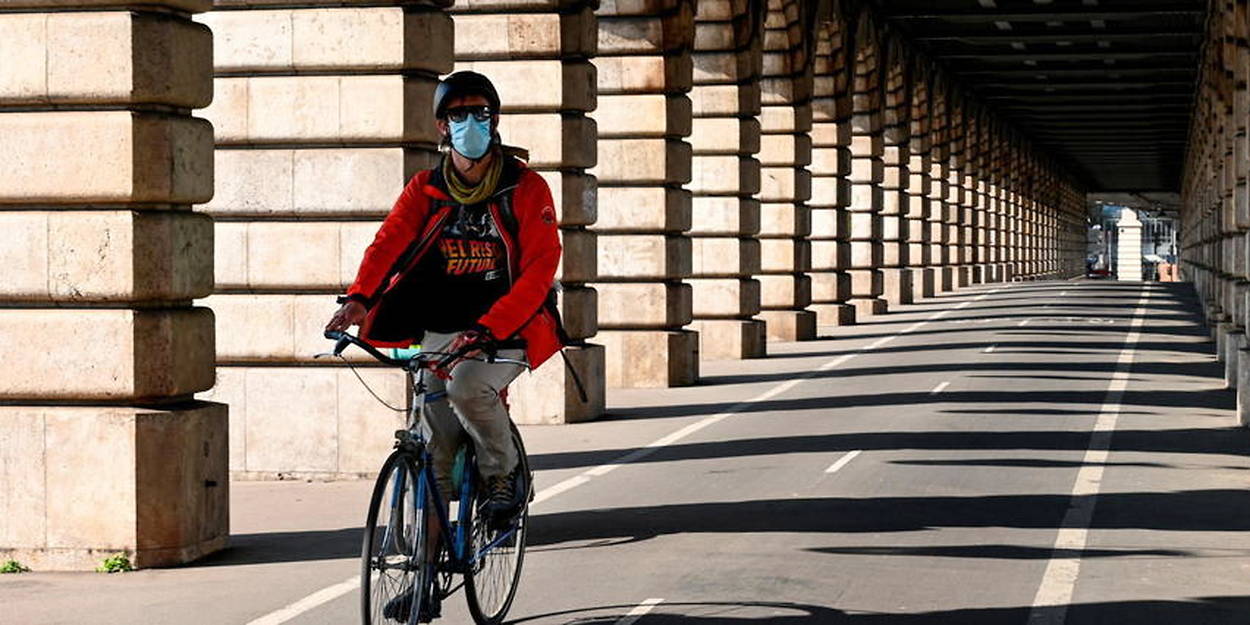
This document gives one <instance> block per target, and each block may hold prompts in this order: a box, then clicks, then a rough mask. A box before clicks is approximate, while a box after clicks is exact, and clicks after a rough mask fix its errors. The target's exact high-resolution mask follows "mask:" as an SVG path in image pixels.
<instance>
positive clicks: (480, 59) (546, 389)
mask: <svg viewBox="0 0 1250 625" xmlns="http://www.w3.org/2000/svg"><path fill="white" fill-rule="evenodd" d="M593 5H594V3H593V2H587V1H582V2H559V3H554V4H553V3H547V2H531V3H527V4H522V5H516V6H505V5H499V4H497V3H486V4H483V3H479V2H474V1H473V0H459V1H457V2H456V3H455V4H454V5H453V6H451V7H450V9H449V11H450V12H451V13H452V17H453V21H454V22H455V30H456V45H455V59H456V64H455V69H456V70H457V71H460V70H472V71H475V72H480V73H482V74H484V75H486V76H487V77H489V78H490V79H491V82H493V83H494V84H495V88H496V89H498V90H499V96H500V99H501V100H502V101H503V115H502V116H501V118H500V122H499V132H500V137H501V138H502V140H503V142H504V143H505V144H507V145H516V146H519V147H523V148H526V149H528V150H529V152H530V160H529V165H530V167H532V168H533V169H534V170H535V171H537V172H539V173H540V174H541V175H542V176H543V178H544V179H546V181H547V184H548V186H550V187H551V192H552V198H553V199H554V201H555V203H556V213H557V217H558V218H559V220H560V232H561V240H562V242H563V245H564V255H563V258H562V270H561V272H560V276H559V278H560V287H561V288H560V309H561V315H562V316H563V319H564V323H565V328H566V330H567V331H568V332H569V335H570V337H571V338H572V339H574V340H575V341H577V344H576V345H574V346H571V347H568V348H567V349H566V350H565V354H566V355H567V357H568V364H567V365H566V363H565V361H564V359H563V358H560V357H559V356H557V357H554V358H552V359H551V360H549V361H548V362H546V363H545V364H543V366H542V367H540V368H539V369H537V370H535V371H533V372H531V373H529V374H523V375H522V376H521V377H520V378H518V379H517V381H516V382H514V383H513V384H512V386H511V387H510V388H509V397H510V399H511V408H512V410H511V411H512V415H513V418H514V419H515V420H516V421H517V422H518V423H529V424H539V423H572V422H577V421H586V420H589V419H594V418H597V417H599V416H600V415H602V414H603V410H604V394H605V389H604V349H603V346H602V345H598V344H595V343H590V342H587V341H588V340H589V339H592V338H593V337H594V336H595V334H596V333H597V332H598V330H599V303H598V296H599V293H598V292H597V291H596V290H595V289H594V288H593V287H591V286H588V282H590V281H592V280H594V279H595V278H596V277H597V276H598V269H597V264H598V258H597V252H596V249H597V246H596V237H595V233H594V232H592V231H590V229H589V227H590V226H592V225H593V224H594V223H595V221H596V219H597V217H598V206H597V200H598V192H597V181H596V180H595V177H594V176H592V175H590V174H588V173H586V172H587V170H588V169H589V168H591V167H594V165H595V162H596V157H597V153H598V133H597V131H596V128H595V121H594V120H593V119H591V118H590V117H588V113H589V112H590V111H593V110H594V109H595V107H596V105H597V100H598V89H597V87H596V70H595V66H594V64H592V63H591V61H590V59H591V58H593V57H594V55H595V53H596V50H597V49H598V28H597V20H596V18H595V14H594V7H593ZM570 369H572V370H574V371H576V378H575V376H574V373H573V372H571V371H570ZM578 380H580V381H581V383H582V389H583V390H584V391H585V393H586V397H585V399H584V400H583V398H582V396H581V393H580V392H579V391H578V388H577V382H578Z"/></svg>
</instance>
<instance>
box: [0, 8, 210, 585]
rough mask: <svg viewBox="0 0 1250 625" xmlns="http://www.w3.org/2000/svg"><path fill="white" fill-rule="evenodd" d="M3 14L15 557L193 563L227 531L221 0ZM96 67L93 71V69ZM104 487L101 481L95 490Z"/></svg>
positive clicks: (2, 534) (7, 513)
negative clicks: (221, 339)
mask: <svg viewBox="0 0 1250 625" xmlns="http://www.w3.org/2000/svg"><path fill="white" fill-rule="evenodd" d="M132 5H133V3H124V2H112V1H109V0H103V1H101V0H96V1H93V2H85V1H84V2H81V3H76V2H66V1H63V0H56V1H53V0H47V1H41V0H24V1H22V2H16V3H5V4H4V5H3V6H0V59H3V61H0V137H2V138H3V143H4V146H5V148H4V150H2V151H0V228H3V230H2V231H3V232H4V234H3V236H0V264H2V265H3V266H4V269H5V275H6V279H5V280H4V282H3V284H2V285H0V304H2V306H0V352H2V353H3V354H4V363H5V364H4V367H3V369H4V370H3V375H0V402H3V404H4V405H3V406H0V559H4V560H7V559H14V560H17V561H19V562H21V563H22V564H24V565H26V566H29V567H32V568H35V569H43V570H48V569H83V570H91V569H94V568H95V567H97V566H99V565H100V563H101V561H102V560H103V559H104V558H106V557H109V556H112V555H114V554H116V553H123V554H126V555H127V556H128V557H129V558H130V560H131V562H132V563H133V564H134V565H135V566H140V567H150V566H167V565H174V564H180V563H183V562H187V561H190V560H194V559H196V558H198V557H200V556H203V555H205V554H207V553H211V552H213V551H216V550H218V549H221V548H222V547H224V546H225V543H226V537H227V536H228V535H229V514H228V512H229V483H228V479H227V473H226V458H227V436H226V418H227V417H226V407H225V406H223V405H221V404H215V403H209V402H200V401H195V400H194V397H193V396H194V394H195V393H196V392H199V391H203V390H206V389H208V388H209V387H210V386H212V384H213V349H214V337H213V313H212V312H211V311H210V310H208V309H207V308H202V307H196V306H193V305H192V304H191V300H192V299H194V298H198V297H203V296H204V295H207V294H208V293H209V291H210V290H211V288H212V281H211V280H212V278H211V276H212V271H213V255H212V240H213V234H212V224H211V222H210V221H209V220H208V219H207V218H206V217H204V216H202V215H197V214H194V213H192V212H191V210H190V208H191V206H190V205H191V204H193V203H197V202H204V201H207V200H208V199H209V198H211V197H212V194H213V160H212V150H213V130H212V127H211V126H210V125H209V124H208V122H206V121H204V120H203V119H199V118H196V117H194V116H193V115H192V114H191V109H195V108H200V107H203V106H205V105H207V104H208V103H209V101H210V100H211V99H212V97H213V89H212V74H211V64H210V58H211V54H212V45H213V40H212V35H211V33H210V32H209V30H208V29H207V28H205V27H203V26H201V25H198V24H195V23H193V22H192V21H191V19H190V14H191V13H194V12H200V11H205V10H207V9H208V8H209V6H208V3H207V2H206V1H200V0H169V1H168V2H149V3H146V4H143V5H141V6H138V7H136V6H132ZM84 65H88V66H89V67H91V68H92V69H91V71H84ZM88 476H89V477H88Z"/></svg>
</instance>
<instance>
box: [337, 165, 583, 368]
mask: <svg viewBox="0 0 1250 625" xmlns="http://www.w3.org/2000/svg"><path fill="white" fill-rule="evenodd" d="M505 158H508V161H506V162H505V167H504V173H503V175H502V176H501V179H500V182H499V191H497V192H496V193H495V196H494V197H492V198H491V200H489V202H490V205H489V207H490V214H491V216H492V217H493V218H494V220H495V226H496V228H497V229H498V230H499V233H500V235H501V236H502V238H503V242H504V249H505V250H506V252H507V257H508V269H509V272H510V274H509V275H510V282H511V288H510V289H509V290H508V292H507V293H506V294H504V296H503V297H501V298H499V300H498V301H496V302H495V304H494V305H493V306H491V308H490V310H489V311H487V312H486V314H485V315H483V316H482V317H481V318H480V319H478V320H477V323H478V325H481V326H483V327H485V328H486V329H488V330H490V333H491V334H492V335H493V336H494V337H495V338H497V339H500V340H506V339H511V338H521V339H524V340H525V344H526V357H527V359H528V361H529V363H530V367H531V368H536V367H538V366H539V365H541V364H542V363H543V362H544V361H546V360H547V359H548V358H550V357H551V355H552V354H555V353H556V352H557V351H559V350H560V348H561V347H562V346H561V344H560V339H559V338H558V334H557V332H556V327H557V326H556V324H557V321H556V318H555V316H554V315H553V314H552V313H551V312H550V311H549V310H548V309H547V308H546V307H545V306H544V305H543V304H544V302H545V301H546V299H547V295H548V293H549V292H550V290H551V286H552V283H553V281H554V280H555V274H556V268H557V267H558V266H559V264H560V236H559V228H558V225H557V223H556V213H555V208H554V206H553V204H554V203H553V202H552V199H551V189H549V188H548V187H547V182H546V181H545V180H543V179H542V177H541V176H539V175H538V174H536V173H534V172H533V171H531V170H530V169H529V168H527V167H525V165H524V164H522V163H521V162H520V161H518V160H516V159H513V158H511V157H505ZM445 188H446V187H445V186H444V184H443V182H442V173H441V172H440V171H439V170H437V169H434V170H426V171H422V172H420V173H418V174H417V175H415V176H413V177H412V179H411V180H409V181H408V184H407V185H406V186H405V187H404V191H403V193H401V194H400V195H399V199H398V200H396V201H395V206H394V208H392V209H391V212H390V214H389V215H387V216H386V220H385V221H383V222H382V227H381V228H379V229H378V233H377V235H376V236H375V237H374V239H373V243H372V244H371V245H370V246H369V248H368V249H367V250H365V257H364V260H363V261H361V263H360V271H359V272H357V274H356V281H355V282H353V283H352V286H351V288H349V289H348V290H347V296H348V298H350V299H356V300H359V301H361V302H363V303H364V304H365V305H366V306H367V307H368V308H369V314H368V316H366V317H365V321H364V322H363V323H362V324H361V326H360V335H361V337H362V338H364V339H366V340H368V341H369V342H370V343H373V344H374V345H378V346H381V347H407V346H408V345H410V344H411V343H412V342H413V340H414V339H416V338H417V337H414V336H405V335H406V334H411V329H410V328H407V327H405V325H406V324H404V323H403V322H402V321H403V318H404V310H403V308H406V307H407V306H411V305H412V299H411V294H409V296H408V297H409V298H408V299H405V298H404V297H402V296H399V295H397V294H395V295H394V296H392V295H393V293H394V289H395V287H396V286H397V285H399V284H400V282H401V281H402V279H403V277H404V275H405V274H406V273H407V272H408V271H410V270H411V269H412V268H414V267H416V266H417V264H418V262H419V261H420V260H421V258H422V256H424V255H425V254H426V252H428V251H429V249H430V248H431V247H432V246H433V244H434V242H435V241H436V240H437V239H438V235H439V233H440V228H442V226H443V222H444V221H445V220H446V218H447V216H448V215H449V214H450V213H451V211H452V210H453V206H452V205H450V204H444V203H439V202H434V201H431V199H434V200H441V201H442V202H451V201H452V200H451V197H450V195H448V193H447V192H446V191H445ZM513 189H514V190H513ZM506 193H511V194H512V213H513V214H514V215H515V221H516V227H515V232H514V231H513V228H510V227H508V226H507V225H506V224H505V222H504V221H503V218H502V217H501V212H500V205H499V201H498V198H499V197H500V196H502V195H503V194H506ZM419 305H429V306H437V305H438V302H437V301H428V302H426V301H421V302H420V303H419Z"/></svg>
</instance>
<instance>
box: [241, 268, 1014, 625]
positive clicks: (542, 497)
mask: <svg viewBox="0 0 1250 625" xmlns="http://www.w3.org/2000/svg"><path fill="white" fill-rule="evenodd" d="M1003 288H1006V287H1000V288H996V289H992V290H989V291H986V292H984V293H982V294H980V295H978V296H976V297H974V298H972V299H970V300H965V301H963V302H961V303H960V304H958V305H956V306H954V307H953V308H949V309H946V310H943V311H940V312H938V313H935V314H933V315H931V316H930V317H929V318H927V319H925V320H924V321H919V322H916V323H914V324H912V325H910V326H908V327H907V328H905V329H903V330H899V331H898V332H896V333H895V334H893V335H891V336H887V337H884V338H882V339H878V340H877V341H874V342H872V343H870V344H869V345H866V346H864V347H861V348H859V349H858V350H857V351H855V352H852V353H850V354H843V355H841V356H839V357H837V358H835V359H833V360H831V361H829V362H826V363H824V364H823V365H821V366H820V367H817V368H816V369H814V370H812V371H810V372H808V373H802V372H796V373H795V376H796V377H795V378H794V379H791V380H788V381H786V382H783V383H781V384H778V385H777V386H774V387H773V388H771V389H769V390H767V391H765V392H763V393H761V394H759V395H757V396H755V397H752V398H751V399H747V400H745V401H741V402H738V403H736V404H734V405H733V406H730V407H729V409H728V410H726V411H724V412H721V413H717V414H714V415H712V416H709V417H704V418H703V419H701V420H699V421H696V422H694V423H691V424H689V425H687V426H685V427H683V428H681V429H678V430H677V431H675V432H672V433H670V434H668V435H667V436H663V437H661V438H658V439H656V440H654V441H652V442H651V443H648V444H647V445H645V446H643V447H640V448H638V449H635V450H634V451H631V452H629V453H627V454H624V455H622V456H620V457H618V458H616V459H615V460H612V461H610V462H607V463H605V464H601V465H599V466H597V467H594V468H591V469H587V470H586V471H583V472H582V473H580V474H578V475H575V476H573V477H570V478H568V479H565V480H562V481H560V482H557V483H556V484H553V485H551V486H548V487H547V488H544V489H543V490H541V491H539V492H538V493H537V494H536V495H535V496H534V500H533V501H532V502H531V503H530V506H531V507H533V506H537V505H538V504H540V503H542V502H544V501H546V500H548V499H551V498H552V497H555V496H556V495H560V494H562V493H565V492H568V491H570V490H572V489H574V488H577V487H578V486H581V485H583V484H586V483H587V482H590V481H591V479H592V478H595V477H599V476H602V475H605V474H607V473H610V472H612V471H614V470H616V469H617V468H618V467H621V466H623V465H626V464H630V463H632V462H634V461H636V460H639V459H642V458H645V457H647V456H649V455H651V454H653V453H655V452H656V451H659V450H660V449H662V448H664V447H666V446H668V445H671V444H673V443H675V442H677V441H679V440H681V439H683V438H685V437H687V436H690V435H691V434H694V433H695V432H698V431H699V430H702V429H703V428H706V427H708V426H710V425H713V424H715V423H718V422H720V421H723V420H725V419H727V418H729V417H731V416H733V415H735V414H737V413H739V412H742V411H743V410H746V409H747V408H749V407H750V406H751V405H752V404H756V403H759V402H762V401H767V400H769V399H772V398H773V397H776V396H777V395H780V394H782V393H785V392H786V391H789V390H791V389H793V388H794V387H796V386H798V385H799V384H802V383H803V382H805V381H807V380H810V379H811V378H812V377H813V376H814V375H815V374H816V373H818V372H821V371H828V370H830V369H833V368H835V367H838V366H841V365H842V364H844V363H846V362H847V361H849V360H851V359H852V358H854V357H855V356H858V355H859V354H864V353H867V352H869V351H871V350H873V349H876V348H878V347H880V346H881V345H884V344H886V343H888V342H890V341H893V340H894V339H896V338H898V337H900V336H904V335H907V334H910V333H912V332H915V331H916V330H918V329H919V328H921V327H924V326H925V325H926V324H928V323H929V322H930V321H936V320H938V319H941V318H942V317H945V316H946V315H947V314H949V313H950V312H951V311H952V310H959V309H962V308H966V307H967V306H969V305H970V304H972V302H976V301H981V300H983V299H985V298H986V297H989V296H990V295H993V294H994V293H997V292H999V291H1001V290H1003ZM359 587H360V578H359V577H354V578H352V579H348V580H346V581H343V582H339V583H337V584H334V585H333V586H328V587H326V588H322V589H321V590H318V591H316V592H314V593H312V594H310V595H308V596H307V597H304V598H303V599H300V600H298V601H296V602H294V603H291V604H288V605H286V606H284V607H282V608H279V609H278V610H275V611H273V612H270V613H268V614H265V615H264V616H261V617H260V618H257V619H254V620H251V621H248V622H247V625H281V624H282V623H286V622H288V621H290V620H291V619H293V618H295V617H297V616H299V615H300V614H303V613H305V612H308V611H309V610H312V609H314V608H316V607H318V606H320V605H322V604H325V603H329V602H330V601H333V600H334V599H337V598H338V597H341V596H343V595H345V594H347V593H349V592H352V591H353V590H356V589H357V588H359ZM648 601H649V600H648ZM659 601H662V600H656V603H658V602H659ZM644 603H645V602H644ZM640 607H641V606H640ZM652 607H654V606H652ZM650 609H651V608H650V607H648V608H647V611H650ZM626 618H628V616H626ZM634 620H637V619H634ZM632 622H633V621H626V622H624V623H618V625H626V624H627V623H632Z"/></svg>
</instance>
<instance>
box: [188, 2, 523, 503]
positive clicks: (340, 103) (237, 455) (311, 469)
mask: <svg viewBox="0 0 1250 625" xmlns="http://www.w3.org/2000/svg"><path fill="white" fill-rule="evenodd" d="M218 5H219V6H218V9H219V10H217V11H214V12H213V13H210V14H208V15H206V16H204V18H203V21H204V22H205V23H206V24H208V25H209V26H211V27H212V28H213V30H214V32H215V33H217V42H218V45H217V46H216V50H215V53H214V55H213V58H214V65H215V70H216V79H215V80H214V87H215V90H216V98H215V100H214V103H213V106H212V107H211V108H210V109H208V110H207V111H205V115H206V116H208V117H209V118H210V119H211V120H212V122H213V125H214V127H215V128H216V139H217V150H216V164H217V189H216V196H215V197H214V198H213V201H211V202H208V203H207V204H205V205H204V206H202V207H200V210H202V211H203V212H205V213H208V214H210V215H212V216H213V217H214V218H216V220H217V226H216V258H217V269H216V290H215V292H214V294H213V296H212V297H210V298H208V299H207V300H205V303H206V304H207V305H209V306H211V307H212V308H213V310H214V311H215V313H216V315H217V336H218V340H217V361H218V368H217V385H216V388H214V389H213V391H212V393H211V394H209V395H207V396H208V397H211V398H213V399H216V400H218V401H223V402H226V403H229V404H230V405H231V428H230V436H231V445H230V448H231V458H230V467H231V472H232V475H233V476H234V477H236V478H243V479H249V478H260V479H271V478H274V477H285V476H297V477H301V478H319V479H324V478H338V477H355V476H360V475H365V474H370V473H372V472H375V471H377V470H378V466H379V462H380V461H381V459H382V458H383V457H384V456H385V455H386V453H387V452H388V450H389V449H390V447H391V444H392V442H393V438H392V436H391V433H392V432H393V431H394V429H395V428H396V427H401V426H402V423H403V416H402V415H401V414H396V413H392V412H391V411H389V410H387V409H386V408H385V407H382V406H380V405H379V404H378V403H377V402H376V401H375V400H374V399H373V398H372V397H371V396H370V395H369V392H368V391H367V390H366V389H365V388H363V387H362V385H361V383H360V382H359V381H358V380H357V379H356V377H355V376H354V375H353V374H352V372H351V371H350V370H348V369H347V368H346V367H344V366H341V365H339V364H335V363H332V362H329V361H327V360H314V355H315V354H317V353H318V352H324V351H326V350H328V349H329V347H330V346H331V343H330V342H329V341H327V340H325V339H324V338H323V337H322V328H323V327H324V325H325V322H326V321H327V320H328V319H329V317H330V315H331V314H332V313H333V312H334V310H335V309H336V308H337V305H336V304H335V302H334V296H335V295H336V294H341V293H342V292H343V291H344V290H345V289H346V287H347V285H349V284H350V283H351V282H352V280H353V279H354V278H355V275H356V270H357V268H358V267H359V265H360V260H361V257H362V255H363V253H364V250H365V248H366V247H367V246H368V245H369V243H370V242H371V241H372V240H373V236H374V234H375V233H376V232H377V229H378V226H379V225H380V223H381V220H382V218H383V217H385V216H386V214H387V213H388V212H389V211H390V209H391V207H392V205H393V204H394V202H395V198H397V197H398V196H399V193H400V191H401V190H402V189H403V187H404V184H405V183H406V182H407V181H408V179H409V177H410V176H412V175H413V174H414V173H416V172H417V171H419V170H421V169H424V168H427V167H430V166H432V165H433V164H434V163H435V162H436V160H437V153H436V145H437V142H438V140H439V137H438V134H437V130H436V129H435V127H434V119H433V112H432V111H431V107H430V101H431V96H432V94H433V90H434V86H435V84H436V81H437V77H438V74H441V73H446V72H449V71H450V70H451V69H452V23H451V18H449V17H448V16H447V15H446V14H444V13H443V12H442V10H440V9H439V8H438V7H437V6H432V5H431V4H429V3H412V2H399V1H395V2H379V3H376V4H373V5H370V6H360V5H352V6H323V7H313V6H307V7H305V6H301V7H299V8H291V6H290V3H287V2H278V1H277V0H274V1H269V0H249V1H247V2H239V1H237V0H219V1H218ZM505 136H506V135H505ZM347 354H348V355H349V357H350V358H352V359H354V360H356V361H357V362H358V363H360V364H369V363H372V362H373V360H372V359H371V358H370V357H369V356H367V355H365V354H363V352H360V351H358V350H354V349H352V350H348V352H347ZM361 374H362V375H363V377H364V380H365V381H366V382H367V383H368V384H369V385H370V386H371V387H372V388H373V390H374V391H375V392H377V393H378V394H379V395H380V396H381V397H382V398H383V399H385V400H387V401H388V402H389V403H390V404H391V405H403V404H404V403H405V401H406V398H407V393H406V390H405V384H406V376H405V374H403V373H402V372H399V371H396V370H393V369H387V368H381V367H369V368H366V369H363V370H362V371H361Z"/></svg>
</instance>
